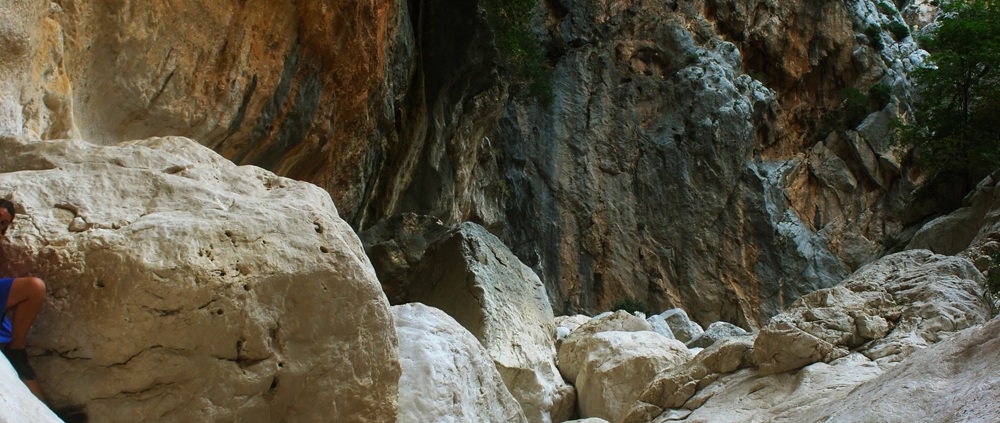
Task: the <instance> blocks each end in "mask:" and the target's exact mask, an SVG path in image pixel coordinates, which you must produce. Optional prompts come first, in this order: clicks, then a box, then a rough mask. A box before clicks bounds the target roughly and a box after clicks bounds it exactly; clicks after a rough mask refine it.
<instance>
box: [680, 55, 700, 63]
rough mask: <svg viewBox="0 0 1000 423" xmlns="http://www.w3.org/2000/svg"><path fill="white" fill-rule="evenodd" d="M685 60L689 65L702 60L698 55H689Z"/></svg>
mask: <svg viewBox="0 0 1000 423" xmlns="http://www.w3.org/2000/svg"><path fill="white" fill-rule="evenodd" d="M684 58H685V59H687V62H688V63H695V62H697V61H698V59H700V58H701V56H699V55H698V53H688V54H687V55H685V56H684Z"/></svg>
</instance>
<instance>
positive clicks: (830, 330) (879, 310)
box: [754, 250, 990, 374]
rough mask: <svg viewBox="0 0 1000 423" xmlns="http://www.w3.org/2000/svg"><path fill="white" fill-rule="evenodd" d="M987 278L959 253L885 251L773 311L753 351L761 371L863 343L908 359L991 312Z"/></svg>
mask: <svg viewBox="0 0 1000 423" xmlns="http://www.w3.org/2000/svg"><path fill="white" fill-rule="evenodd" d="M982 278H983V276H982V274H980V273H979V271H978V270H976V268H975V266H974V265H973V264H972V263H971V262H970V261H968V260H966V259H963V258H959V257H947V256H942V255H937V254H933V253H931V252H930V251H927V250H910V251H906V252H902V253H897V254H893V255H891V256H886V257H884V258H882V259H880V260H878V261H876V262H874V263H871V264H869V265H867V266H865V267H863V268H861V269H860V270H858V271H857V272H855V273H854V274H853V275H851V276H850V277H849V278H847V279H846V280H844V282H842V283H841V284H840V285H839V286H836V287H833V288H828V289H822V290H819V291H816V292H814V293H812V294H809V295H806V296H804V297H802V298H800V299H799V300H797V301H796V302H795V303H793V304H792V306H791V307H789V309H788V311H786V312H785V313H782V314H780V315H778V316H775V317H774V318H772V319H771V321H770V323H768V325H767V326H765V327H764V328H763V329H761V331H760V335H759V336H758V337H757V341H756V343H755V344H754V357H755V359H756V360H757V363H758V364H759V365H760V371H761V373H762V374H770V373H780V372H784V371H788V370H793V369H797V368H799V367H802V366H805V365H808V364H811V363H815V362H817V361H823V362H830V361H831V360H834V359H837V358H840V357H843V356H846V355H847V354H848V352H849V350H850V349H853V348H858V347H862V344H864V346H863V347H862V348H861V349H860V352H862V353H864V354H865V355H866V356H867V357H868V358H870V359H872V360H876V361H878V362H880V363H884V362H894V361H899V360H902V359H903V358H905V357H906V356H907V355H908V354H910V353H912V352H913V351H914V350H916V349H919V348H922V347H925V346H927V345H929V344H933V343H936V342H938V341H940V340H941V338H942V336H943V335H945V334H949V333H953V332H955V331H958V330H961V329H964V328H967V327H970V326H973V325H976V324H980V323H983V322H985V321H986V320H987V319H989V317H990V309H989V305H988V304H987V303H986V302H985V301H984V300H983V298H982V295H981V294H982V280H983V279H982ZM890 331H891V332H890Z"/></svg>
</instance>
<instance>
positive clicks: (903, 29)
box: [888, 21, 910, 42]
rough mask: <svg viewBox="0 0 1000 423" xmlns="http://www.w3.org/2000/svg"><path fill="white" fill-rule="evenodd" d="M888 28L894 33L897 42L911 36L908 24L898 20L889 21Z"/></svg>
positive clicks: (893, 36)
mask: <svg viewBox="0 0 1000 423" xmlns="http://www.w3.org/2000/svg"><path fill="white" fill-rule="evenodd" d="M888 29H889V32H891V33H892V38H893V39H894V40H896V41H897V42H898V41H902V40H903V39H904V38H906V37H909V36H910V28H907V26H906V25H903V24H902V23H900V22H897V21H892V22H889V28H888Z"/></svg>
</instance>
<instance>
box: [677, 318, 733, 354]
mask: <svg viewBox="0 0 1000 423" xmlns="http://www.w3.org/2000/svg"><path fill="white" fill-rule="evenodd" d="M746 334H747V331H745V330H743V328H741V327H739V326H736V325H733V324H732V323H726V322H715V323H712V324H711V325H708V329H707V330H705V332H704V333H702V334H701V335H698V336H696V337H694V338H692V339H691V340H690V341H688V342H687V343H686V344H685V345H687V347H688V348H708V347H710V346H711V345H712V344H714V343H715V342H716V341H718V340H720V339H724V338H729V337H733V336H742V335H746Z"/></svg>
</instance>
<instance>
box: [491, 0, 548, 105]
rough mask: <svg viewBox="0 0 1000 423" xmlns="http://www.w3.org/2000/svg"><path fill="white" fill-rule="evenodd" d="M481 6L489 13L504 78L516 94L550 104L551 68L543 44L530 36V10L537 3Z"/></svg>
mask: <svg viewBox="0 0 1000 423" xmlns="http://www.w3.org/2000/svg"><path fill="white" fill-rule="evenodd" d="M480 5H482V7H483V9H484V10H486V16H487V19H488V20H489V22H490V27H492V28H493V32H494V34H495V35H496V43H497V50H499V51H500V60H501V64H502V65H503V69H504V71H505V76H506V77H507V78H508V79H509V80H510V81H511V82H512V85H513V86H514V87H515V92H518V91H520V94H522V95H527V96H528V97H531V98H535V99H537V100H538V101H539V102H540V103H541V104H542V105H544V106H548V105H549V104H551V103H552V99H553V94H552V78H551V75H550V73H549V65H548V63H547V61H546V58H545V54H544V53H543V52H542V48H541V42H540V40H539V39H538V37H537V36H535V34H534V33H532V32H531V9H532V8H534V7H535V1H534V0H484V1H483V2H481V3H480Z"/></svg>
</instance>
